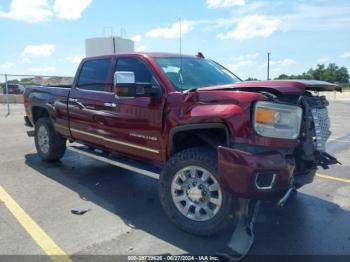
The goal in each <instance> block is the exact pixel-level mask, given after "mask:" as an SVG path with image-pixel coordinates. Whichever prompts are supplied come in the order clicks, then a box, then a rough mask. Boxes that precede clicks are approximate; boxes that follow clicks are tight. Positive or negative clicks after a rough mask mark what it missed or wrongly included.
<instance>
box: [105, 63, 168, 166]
mask: <svg viewBox="0 0 350 262" xmlns="http://www.w3.org/2000/svg"><path fill="white" fill-rule="evenodd" d="M114 71H126V72H134V74H135V81H136V82H142V83H153V84H154V87H155V88H161V87H160V84H159V81H158V80H157V79H156V77H155V75H154V73H153V71H152V70H151V68H150V67H149V66H148V65H147V64H146V63H145V62H144V61H143V60H142V59H141V58H138V57H130V56H128V57H123V56H121V57H119V58H117V61H116V65H115V70H114ZM111 98H114V99H115V103H114V104H112V105H111V107H109V110H107V109H106V110H107V111H108V113H109V114H110V116H111V118H109V120H108V121H107V122H106V123H105V126H104V131H105V146H106V147H107V148H109V149H110V150H113V151H118V152H122V153H125V154H127V155H132V156H136V157H139V158H142V159H145V160H156V161H160V160H162V157H161V156H162V152H161V148H162V147H161V128H162V112H163V106H164V99H163V97H161V98H150V97H137V98H118V97H115V95H114V92H113V90H111Z"/></svg>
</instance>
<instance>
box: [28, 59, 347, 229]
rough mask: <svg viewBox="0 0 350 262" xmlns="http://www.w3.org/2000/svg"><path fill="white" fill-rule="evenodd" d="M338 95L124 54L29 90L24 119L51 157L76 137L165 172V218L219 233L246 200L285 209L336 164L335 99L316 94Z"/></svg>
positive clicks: (324, 86) (203, 63) (198, 63)
mask: <svg viewBox="0 0 350 262" xmlns="http://www.w3.org/2000/svg"><path fill="white" fill-rule="evenodd" d="M334 90H336V91H341V89H340V88H339V87H338V86H336V85H333V84H330V83H326V82H321V81H256V82H242V81H241V80H240V79H239V78H238V77H237V76H235V75H234V74H233V73H231V72H230V71H229V70H227V69H226V68H224V67H223V66H221V65H219V64H218V63H216V62H214V61H212V60H209V59H205V58H204V57H203V56H201V55H198V56H185V55H182V56H179V55H176V54H165V53H125V54H116V55H109V56H101V57H93V58H86V59H84V60H83V61H82V62H81V64H80V66H79V68H78V70H77V73H76V76H75V80H74V83H73V85H72V86H57V87H28V88H27V89H26V90H25V93H24V104H25V110H26V116H25V121H26V123H27V125H29V126H32V127H34V133H33V135H34V137H35V145H36V149H37V152H38V154H39V155H40V157H41V158H42V159H44V160H46V161H55V160H59V159H60V158H62V157H63V155H64V153H65V150H66V141H69V142H78V143H80V144H83V145H85V146H88V147H89V148H90V149H89V150H90V151H99V150H100V151H101V150H102V151H103V152H105V154H104V157H109V156H106V152H107V153H108V154H109V155H110V157H111V159H112V156H115V155H116V154H118V155H119V156H123V158H124V159H125V158H127V159H129V160H130V159H132V160H133V163H135V162H137V163H138V164H140V163H142V164H145V165H148V166H152V167H155V168H158V170H159V173H160V177H159V180H160V181H159V195H160V201H161V204H162V206H163V208H164V210H165V213H166V214H167V215H168V216H169V217H170V218H171V220H172V221H173V222H174V223H176V224H177V225H178V226H179V227H180V228H182V229H183V230H185V231H188V232H191V233H194V234H198V235H211V234H214V233H216V232H217V231H218V230H220V229H221V228H222V227H223V226H224V225H225V224H226V223H227V222H228V221H230V219H231V218H232V217H233V215H234V211H235V209H236V208H237V202H238V201H237V200H238V199H251V200H269V201H276V202H277V201H280V203H281V204H284V202H285V201H286V199H287V198H288V196H289V195H290V194H291V192H292V191H293V190H295V189H296V188H299V187H301V186H303V185H305V184H308V183H311V182H312V181H313V177H314V175H315V172H316V170H317V168H318V166H321V167H323V168H328V166H329V165H331V164H335V163H337V161H336V159H335V158H333V157H332V156H330V155H329V154H327V153H326V151H325V145H326V141H327V139H328V137H329V136H330V131H329V129H330V121H329V118H328V113H327V105H328V102H327V100H326V99H325V97H324V96H319V95H318V93H319V92H321V91H334ZM95 149H99V150H95ZM124 166H126V165H124ZM137 170H140V169H137ZM152 174H153V173H152Z"/></svg>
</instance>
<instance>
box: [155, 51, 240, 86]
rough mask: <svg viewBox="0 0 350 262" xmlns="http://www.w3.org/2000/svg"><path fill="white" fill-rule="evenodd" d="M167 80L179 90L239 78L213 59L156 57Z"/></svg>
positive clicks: (233, 81)
mask: <svg viewBox="0 0 350 262" xmlns="http://www.w3.org/2000/svg"><path fill="white" fill-rule="evenodd" d="M155 60H156V62H157V64H158V65H159V66H160V68H161V69H162V70H163V72H164V73H165V75H166V76H167V77H168V79H169V81H170V82H171V83H172V84H173V85H174V87H175V88H176V89H177V90H179V91H183V90H187V89H192V88H199V87H205V86H216V85H227V84H232V83H236V82H239V81H240V80H239V79H238V78H237V77H236V76H235V75H234V74H232V73H231V72H229V71H228V70H226V69H225V68H223V67H222V66H220V65H218V64H216V63H215V62H213V61H210V60H207V59H202V58H195V57H182V58H180V57H167V58H156V59H155Z"/></svg>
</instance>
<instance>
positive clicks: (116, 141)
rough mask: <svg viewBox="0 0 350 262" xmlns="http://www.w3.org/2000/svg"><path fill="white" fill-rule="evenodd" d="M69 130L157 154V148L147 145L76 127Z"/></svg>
mask: <svg viewBox="0 0 350 262" xmlns="http://www.w3.org/2000/svg"><path fill="white" fill-rule="evenodd" d="M70 130H71V131H73V132H76V133H80V134H83V135H87V136H92V137H96V138H99V139H102V140H104V141H107V142H111V143H115V144H118V145H123V146H128V147H133V148H137V149H141V150H145V151H148V152H151V153H155V154H159V150H156V149H152V148H148V147H143V146H139V145H135V144H130V143H126V142H123V141H120V140H115V139H110V138H105V137H103V136H101V135H95V134H91V133H89V132H85V131H80V130H77V129H74V128H71V129H70Z"/></svg>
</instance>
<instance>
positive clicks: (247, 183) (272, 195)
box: [218, 146, 295, 200]
mask: <svg viewBox="0 0 350 262" xmlns="http://www.w3.org/2000/svg"><path fill="white" fill-rule="evenodd" d="M218 164H219V180H220V183H221V185H222V187H223V188H224V189H225V190H227V191H228V192H230V193H231V194H233V195H234V196H236V197H241V198H248V199H258V200H277V199H279V198H281V197H282V196H283V195H284V194H285V193H286V192H287V191H288V190H289V189H290V188H291V187H293V186H294V185H293V173H294V169H295V164H294V160H293V159H289V158H287V157H285V156H284V155H283V154H282V153H280V152H277V151H275V152H264V153H257V154H254V153H250V152H245V151H241V150H239V149H234V148H228V147H221V146H220V147H218ZM264 176H266V177H267V176H268V177H269V179H268V180H267V182H268V184H267V185H265V186H261V185H259V184H257V183H258V181H259V180H260V178H262V180H261V181H263V182H264ZM269 180H270V181H269ZM264 183H266V181H265V182H264Z"/></svg>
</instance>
